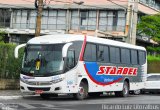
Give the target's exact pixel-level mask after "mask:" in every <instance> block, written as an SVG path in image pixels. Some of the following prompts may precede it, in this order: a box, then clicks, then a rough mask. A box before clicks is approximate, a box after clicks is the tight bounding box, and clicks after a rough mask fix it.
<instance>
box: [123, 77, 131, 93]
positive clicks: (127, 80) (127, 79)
mask: <svg viewBox="0 0 160 110" xmlns="http://www.w3.org/2000/svg"><path fill="white" fill-rule="evenodd" d="M125 81H126V82H127V83H128V87H129V90H130V81H129V78H125V79H124V81H123V83H124V82H125Z"/></svg>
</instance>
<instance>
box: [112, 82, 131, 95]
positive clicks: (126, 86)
mask: <svg viewBox="0 0 160 110" xmlns="http://www.w3.org/2000/svg"><path fill="white" fill-rule="evenodd" d="M128 95H129V84H128V82H127V81H125V82H124V84H123V89H122V91H116V92H115V96H118V97H128Z"/></svg>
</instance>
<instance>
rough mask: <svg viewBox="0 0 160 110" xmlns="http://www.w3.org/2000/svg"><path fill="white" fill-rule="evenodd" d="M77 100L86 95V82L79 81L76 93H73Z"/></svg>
mask: <svg viewBox="0 0 160 110" xmlns="http://www.w3.org/2000/svg"><path fill="white" fill-rule="evenodd" d="M73 95H74V97H75V98H76V99H77V100H83V99H85V98H87V97H88V84H87V83H84V82H81V83H80V86H79V90H78V93H76V94H73Z"/></svg>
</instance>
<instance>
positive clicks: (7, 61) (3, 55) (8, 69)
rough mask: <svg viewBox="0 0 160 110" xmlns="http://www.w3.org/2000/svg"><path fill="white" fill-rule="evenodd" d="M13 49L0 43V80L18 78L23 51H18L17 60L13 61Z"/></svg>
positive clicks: (13, 46) (10, 45) (13, 47)
mask: <svg viewBox="0 0 160 110" xmlns="http://www.w3.org/2000/svg"><path fill="white" fill-rule="evenodd" d="M15 47H16V45H13V44H8V43H6V44H5V43H0V78H7V79H18V78H19V74H20V69H21V62H22V56H23V49H21V50H20V54H19V59H15V58H14V49H15Z"/></svg>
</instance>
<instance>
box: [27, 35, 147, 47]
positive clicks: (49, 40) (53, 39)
mask: <svg viewBox="0 0 160 110" xmlns="http://www.w3.org/2000/svg"><path fill="white" fill-rule="evenodd" d="M84 36H85V35H75V34H55V35H45V36H40V37H34V38H32V39H30V40H29V41H28V43H27V44H55V43H67V42H72V41H84ZM86 37H87V42H93V43H99V44H107V45H111V46H118V47H125V48H134V49H140V50H145V48H144V47H141V46H136V45H132V44H128V43H123V42H119V41H114V40H109V39H104V38H98V37H93V36H86Z"/></svg>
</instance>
